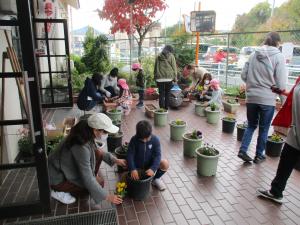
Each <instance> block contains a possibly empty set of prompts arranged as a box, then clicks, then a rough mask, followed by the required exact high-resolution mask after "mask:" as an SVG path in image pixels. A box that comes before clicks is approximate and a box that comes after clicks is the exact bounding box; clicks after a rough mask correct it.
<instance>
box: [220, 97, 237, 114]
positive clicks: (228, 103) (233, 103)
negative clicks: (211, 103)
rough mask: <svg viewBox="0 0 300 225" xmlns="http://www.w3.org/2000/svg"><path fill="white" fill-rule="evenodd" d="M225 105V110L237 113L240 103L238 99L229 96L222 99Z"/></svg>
mask: <svg viewBox="0 0 300 225" xmlns="http://www.w3.org/2000/svg"><path fill="white" fill-rule="evenodd" d="M222 103H223V106H224V111H225V112H228V113H236V112H237V110H238V108H239V106H240V104H239V103H238V100H237V99H233V98H229V99H226V100H223V101H222Z"/></svg>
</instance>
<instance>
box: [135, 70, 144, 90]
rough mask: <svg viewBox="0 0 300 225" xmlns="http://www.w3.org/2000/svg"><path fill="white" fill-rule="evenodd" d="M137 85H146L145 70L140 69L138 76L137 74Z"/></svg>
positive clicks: (141, 86) (142, 86)
mask: <svg viewBox="0 0 300 225" xmlns="http://www.w3.org/2000/svg"><path fill="white" fill-rule="evenodd" d="M136 86H137V87H140V88H144V87H145V76H144V71H143V70H139V72H138V74H137V76H136Z"/></svg>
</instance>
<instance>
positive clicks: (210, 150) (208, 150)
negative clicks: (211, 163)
mask: <svg viewBox="0 0 300 225" xmlns="http://www.w3.org/2000/svg"><path fill="white" fill-rule="evenodd" d="M199 152H200V153H201V154H202V155H206V156H216V155H218V154H219V153H218V151H217V149H215V147H214V146H212V145H209V144H204V146H203V147H202V148H201V149H200V150H199Z"/></svg>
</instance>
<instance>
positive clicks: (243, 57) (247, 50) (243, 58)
mask: <svg viewBox="0 0 300 225" xmlns="http://www.w3.org/2000/svg"><path fill="white" fill-rule="evenodd" d="M256 49H257V46H245V47H242V48H241V51H240V55H239V59H238V62H237V67H238V68H243V67H244V65H245V63H246V62H247V61H248V59H249V56H250V55H251V54H252V52H254V51H255V50H256Z"/></svg>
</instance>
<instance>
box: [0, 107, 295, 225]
mask: <svg viewBox="0 0 300 225" xmlns="http://www.w3.org/2000/svg"><path fill="white" fill-rule="evenodd" d="M223 114H224V113H223ZM177 118H180V119H183V120H185V121H187V124H188V131H192V130H193V129H199V130H202V131H203V134H204V141H205V142H208V143H210V144H213V145H214V146H215V147H216V148H217V149H218V150H219V151H220V152H221V154H222V155H221V157H220V160H219V164H218V171H217V175H216V176H215V177H199V176H197V173H196V159H187V158H184V157H183V153H182V152H183V151H182V142H173V141H171V140H170V131H169V129H170V128H169V126H166V127H163V128H157V127H154V133H155V134H156V135H158V136H159V137H160V140H161V144H162V150H163V157H164V158H166V159H168V160H169V162H170V169H169V171H168V173H166V174H165V175H164V177H163V181H164V183H165V184H166V186H167V190H165V191H163V192H159V191H157V190H155V189H153V190H151V196H150V197H149V198H148V199H147V200H145V201H141V202H140V201H132V200H131V199H125V202H124V203H123V204H122V205H120V206H117V212H118V218H119V224H120V225H126V224H128V225H134V224H141V225H148V224H153V225H159V224H178V225H184V224H239V225H240V224H251V225H253V224H300V209H299V205H300V190H299V188H297V186H298V187H299V181H300V173H299V172H298V171H294V172H293V174H292V176H291V178H290V180H289V183H288V185H287V188H286V191H285V193H284V204H283V205H281V206H279V205H276V204H273V203H271V202H269V201H265V200H262V199H259V198H257V197H256V196H255V190H256V188H258V187H265V188H268V187H269V184H270V182H271V180H272V178H273V177H274V175H275V172H276V168H277V164H278V158H275V159H272V158H269V157H268V158H267V161H266V162H264V163H262V164H260V165H255V164H250V165H246V164H243V163H242V162H241V160H240V159H239V158H237V156H236V155H237V151H238V148H239V145H240V143H239V142H237V141H236V131H235V132H234V134H224V133H222V127H221V121H220V122H219V124H217V125H210V124H207V123H206V120H205V118H202V117H198V116H196V115H195V114H194V106H193V105H192V104H190V106H188V107H185V108H181V109H180V110H170V111H169V120H173V119H177ZM141 119H146V117H145V116H144V112H143V111H142V110H137V109H133V110H132V113H131V114H130V115H129V116H127V117H125V120H124V121H123V123H122V129H123V132H124V135H125V137H124V138H123V142H124V141H128V140H129V139H130V137H131V136H132V135H133V134H134V129H135V124H136V122H137V121H139V120H141ZM237 119H238V122H243V121H244V120H245V108H244V107H240V109H239V112H238V115H237ZM150 121H151V123H152V124H153V120H150ZM254 140H256V134H255V136H254ZM254 152H255V144H254V142H252V144H251V147H250V155H252V156H253V154H254ZM115 170H116V168H110V167H108V166H106V165H102V166H101V172H102V174H103V176H104V177H105V181H106V189H108V190H111V191H113V190H114V188H115V183H116V182H117V181H118V178H119V175H118V174H116V173H115ZM297 184H298V185H297ZM52 206H53V207H52V208H53V210H52V213H51V214H50V215H38V216H31V217H26V218H19V220H24V219H27V220H28V219H34V218H36V217H48V216H59V215H67V214H74V213H80V212H86V211H92V210H97V209H101V208H109V207H111V206H110V205H109V204H107V203H103V204H102V205H95V204H94V203H93V200H90V198H89V197H87V198H84V199H79V200H78V201H77V202H76V203H74V204H72V205H69V206H64V205H62V204H59V203H57V202H55V201H52ZM10 221H14V220H10ZM1 222H2V224H4V223H5V221H0V224H1ZM8 222H9V221H6V223H8Z"/></svg>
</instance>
